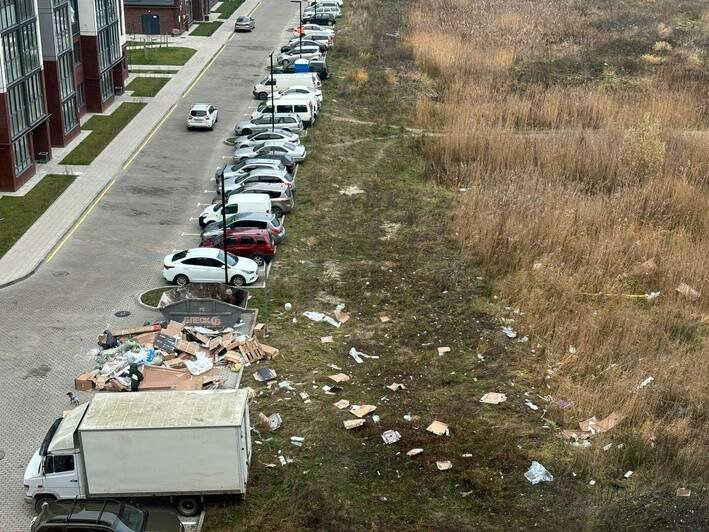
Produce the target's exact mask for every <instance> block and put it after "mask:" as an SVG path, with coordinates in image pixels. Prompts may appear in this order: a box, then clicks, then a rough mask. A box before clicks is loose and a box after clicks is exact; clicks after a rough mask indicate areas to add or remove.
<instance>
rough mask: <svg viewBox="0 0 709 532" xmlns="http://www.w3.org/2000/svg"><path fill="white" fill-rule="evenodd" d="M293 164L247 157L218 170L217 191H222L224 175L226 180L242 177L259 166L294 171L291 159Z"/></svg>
mask: <svg viewBox="0 0 709 532" xmlns="http://www.w3.org/2000/svg"><path fill="white" fill-rule="evenodd" d="M291 162H292V166H289V165H288V164H285V163H284V162H282V161H281V160H280V159H275V158H274V159H266V158H253V159H246V160H245V161H241V162H239V163H236V164H227V165H224V167H223V168H220V169H219V170H217V172H216V174H215V176H214V177H215V179H216V182H217V192H220V191H221V182H222V176H224V180H225V181H228V180H229V179H234V178H236V177H241V176H242V175H247V174H249V173H250V172H252V171H253V170H255V169H257V168H271V169H273V170H279V171H285V173H291V174H292V173H293V170H294V169H295V162H294V161H293V160H292V159H291Z"/></svg>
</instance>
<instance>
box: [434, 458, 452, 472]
mask: <svg viewBox="0 0 709 532" xmlns="http://www.w3.org/2000/svg"><path fill="white" fill-rule="evenodd" d="M436 467H437V468H438V470H439V471H448V470H449V469H453V464H452V463H451V462H450V460H446V461H445V462H436Z"/></svg>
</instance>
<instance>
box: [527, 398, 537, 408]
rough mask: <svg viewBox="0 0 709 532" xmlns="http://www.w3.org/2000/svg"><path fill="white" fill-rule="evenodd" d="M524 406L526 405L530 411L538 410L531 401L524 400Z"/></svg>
mask: <svg viewBox="0 0 709 532" xmlns="http://www.w3.org/2000/svg"><path fill="white" fill-rule="evenodd" d="M524 404H525V405H527V406H528V407H529V408H531V409H532V410H539V407H538V406H537V405H535V404H534V403H533V402H532V401H530V400H529V399H525V400H524Z"/></svg>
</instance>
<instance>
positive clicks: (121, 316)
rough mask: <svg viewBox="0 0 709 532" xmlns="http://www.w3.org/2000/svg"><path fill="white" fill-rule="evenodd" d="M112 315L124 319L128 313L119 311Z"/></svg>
mask: <svg viewBox="0 0 709 532" xmlns="http://www.w3.org/2000/svg"><path fill="white" fill-rule="evenodd" d="M113 315H114V316H115V317H116V318H125V317H126V316H130V312H129V311H127V310H119V311H118V312H115V313H114V314H113Z"/></svg>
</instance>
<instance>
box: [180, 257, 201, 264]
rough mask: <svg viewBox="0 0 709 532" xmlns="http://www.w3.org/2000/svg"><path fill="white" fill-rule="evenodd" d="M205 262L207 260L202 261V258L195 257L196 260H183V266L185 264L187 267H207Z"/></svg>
mask: <svg viewBox="0 0 709 532" xmlns="http://www.w3.org/2000/svg"><path fill="white" fill-rule="evenodd" d="M204 260H205V259H201V258H199V257H195V258H193V259H187V260H183V261H182V264H184V265H186V266H205V264H204Z"/></svg>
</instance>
